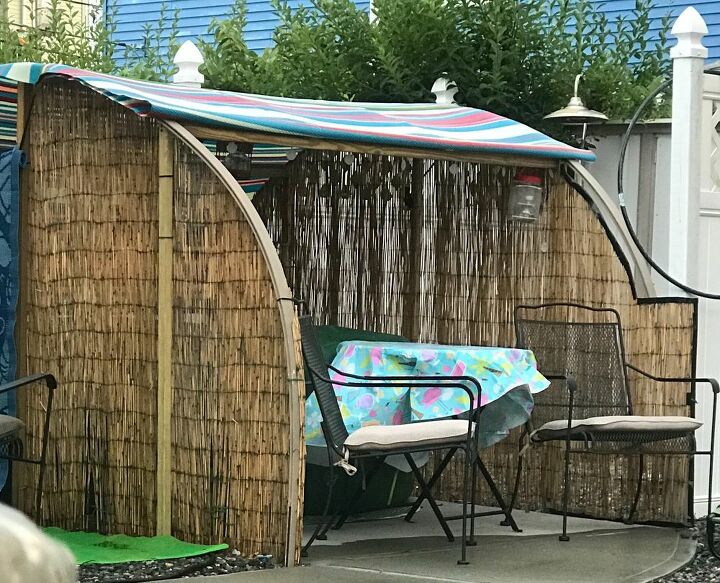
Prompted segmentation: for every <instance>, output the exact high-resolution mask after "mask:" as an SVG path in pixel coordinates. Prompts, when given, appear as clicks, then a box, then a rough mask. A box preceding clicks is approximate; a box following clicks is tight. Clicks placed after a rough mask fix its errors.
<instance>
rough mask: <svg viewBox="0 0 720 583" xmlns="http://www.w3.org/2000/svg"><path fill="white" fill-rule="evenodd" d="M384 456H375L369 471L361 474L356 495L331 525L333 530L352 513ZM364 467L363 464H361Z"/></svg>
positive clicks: (340, 525)
mask: <svg viewBox="0 0 720 583" xmlns="http://www.w3.org/2000/svg"><path fill="white" fill-rule="evenodd" d="M384 460H385V458H384V457H383V458H377V463H376V464H375V465H374V466H373V467H372V468H371V469H370V471H369V472H368V473H367V474H366V475H365V476H363V481H362V482H361V484H360V489H359V491H358V495H357V496H356V497H355V499H354V500H353V501H352V502H351V503H350V506H348V507H347V509H346V510H345V511H344V512H343V513H342V514H341V515H340V518H339V520H338V521H337V522H336V523H335V524H334V525H333V527H332V529H333V530H340V529H341V528H342V527H343V525H344V524H345V521H346V520H347V519H348V518H349V517H350V515H351V514H352V513H353V511H354V510H355V508H357V505H358V504H359V503H360V500H362V499H363V495H364V494H365V492H367V487H368V485H369V484H370V482H372V480H373V478H374V477H375V474H377V473H378V471H380V466H382V464H383V463H384ZM363 467H364V466H363Z"/></svg>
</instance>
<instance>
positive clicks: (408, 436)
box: [300, 316, 512, 564]
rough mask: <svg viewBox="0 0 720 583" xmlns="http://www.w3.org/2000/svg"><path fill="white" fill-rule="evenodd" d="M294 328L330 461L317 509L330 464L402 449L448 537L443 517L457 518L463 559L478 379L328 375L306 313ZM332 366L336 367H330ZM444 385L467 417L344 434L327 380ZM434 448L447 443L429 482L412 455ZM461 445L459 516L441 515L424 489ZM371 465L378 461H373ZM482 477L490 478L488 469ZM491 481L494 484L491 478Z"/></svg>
mask: <svg viewBox="0 0 720 583" xmlns="http://www.w3.org/2000/svg"><path fill="white" fill-rule="evenodd" d="M300 331H301V336H302V349H303V356H304V358H305V363H306V365H307V367H308V369H309V371H310V375H311V378H312V385H313V389H314V392H315V394H316V397H317V400H318V405H319V407H320V412H321V415H322V419H323V420H322V423H321V427H322V430H323V435H324V437H325V440H326V443H327V448H328V459H329V462H330V471H331V478H330V488H329V490H330V491H329V493H328V499H327V503H326V505H325V510H324V512H323V519H324V518H325V517H326V516H327V513H328V510H329V507H330V503H331V500H332V492H333V483H334V478H333V476H332V472H333V471H334V468H336V467H340V468H343V469H344V470H345V471H346V472H347V473H348V474H349V475H353V474H354V473H355V471H356V470H357V468H356V466H355V465H354V464H355V463H358V462H360V463H361V462H362V460H363V459H367V458H376V459H379V460H384V459H385V458H386V457H387V456H390V455H403V456H404V457H405V460H406V461H407V463H408V465H409V466H410V469H411V471H412V473H413V475H414V476H415V479H416V480H417V482H418V485H419V486H420V489H421V491H422V498H423V499H426V500H427V501H428V504H429V505H430V507H431V509H432V511H433V513H434V514H435V516H436V517H437V520H438V522H439V523H440V526H441V527H442V529H443V532H444V533H445V536H446V537H447V539H448V541H450V542H452V541H453V540H454V536H453V534H452V531H451V530H450V528H449V526H448V524H447V520H449V519H451V518H461V519H462V543H461V558H460V560H459V561H458V563H459V564H467V556H466V545H467V544H473V543H474V540H472V536H473V534H474V517H475V516H476V514H475V512H474V499H475V497H474V494H473V495H472V496H471V495H470V492H469V490H470V486H471V484H470V469H471V467H472V468H474V467H476V466H478V467H480V468H481V471H482V472H483V473H484V474H486V472H487V470H485V467H484V466H483V465H482V462H480V461H479V456H478V452H477V444H476V442H475V419H476V409H475V408H474V407H473V402H474V400H475V398H477V402H478V403H479V402H480V385H479V383H478V382H477V381H476V380H475V379H473V378H471V377H442V376H430V377H414V376H412V377H410V376H408V377H403V376H395V377H359V376H356V375H350V374H347V373H345V372H342V371H337V372H339V373H341V374H343V375H344V376H345V377H347V378H350V379H354V380H351V381H338V380H332V381H331V380H330V378H329V375H328V365H327V364H326V363H325V361H324V359H323V356H322V352H321V350H320V346H319V344H318V341H317V338H316V336H315V330H314V327H313V324H312V321H311V319H310V317H309V316H301V317H300ZM334 370H336V369H334ZM439 383H440V384H441V386H443V387H445V388H455V389H460V390H463V391H465V392H466V393H467V395H468V398H469V402H470V406H469V410H468V413H467V415H468V418H467V420H464V419H440V420H433V421H424V422H417V423H408V424H405V425H383V426H371V427H362V428H361V429H359V430H357V431H355V432H354V433H353V434H352V435H350V434H348V431H347V428H346V426H345V422H344V421H343V418H342V414H341V412H340V407H339V405H338V401H337V397H336V395H335V389H334V388H333V385H338V386H345V387H363V388H388V387H410V389H411V390H412V389H427V388H434V387H437V386H438V384H439ZM466 383H470V384H472V385H473V386H474V388H475V390H476V394H473V391H471V390H470V389H469V388H468V386H467V384H466ZM440 449H449V450H450V453H449V454H448V455H447V456H446V458H445V460H444V461H443V464H441V467H440V468H438V470H437V471H436V473H435V475H433V479H431V481H430V483H428V482H426V481H425V479H424V478H423V475H422V473H421V472H420V470H419V468H418V467H417V464H416V463H415V460H414V459H413V457H412V454H414V453H420V452H426V451H435V450H440ZM458 449H461V450H463V451H464V452H465V464H464V477H463V506H462V508H463V510H462V515H460V516H459V517H451V518H447V517H444V516H443V514H442V512H441V511H440V508H439V507H438V505H437V502H436V501H435V498H434V497H433V495H432V492H431V491H430V487H431V484H432V483H434V482H435V481H436V480H437V477H438V476H439V475H440V473H441V472H442V470H443V469H444V468H445V467H446V466H447V463H448V462H449V460H450V458H451V457H452V455H453V454H454V453H455V452H456V451H457V450H458ZM375 467H376V468H377V467H378V465H377V464H376V466H375ZM372 477H373V475H372V474H368V475H367V476H366V477H365V480H359V488H358V490H357V493H356V496H354V497H353V498H354V499H353V502H352V503H351V506H350V508H347V509H346V510H345V511H344V512H343V513H340V514H336V515H334V516H332V517H331V518H330V520H328V521H327V522H323V521H322V520H321V521H320V523H319V524H318V526H317V528H316V529H315V532H313V534H312V536H311V537H310V539H309V540H308V542H307V543H306V544H305V545H304V547H303V553H304V554H305V553H306V552H307V550H308V549H309V548H310V545H312V543H313V542H314V541H315V540H316V539H317V538H322V537H324V536H325V534H326V533H327V531H328V530H329V529H330V528H331V527H333V526H334V527H335V528H339V527H340V526H341V525H342V523H343V522H344V521H345V519H346V518H347V517H348V515H349V514H350V513H351V512H352V510H353V509H354V507H355V505H356V504H357V502H358V501H359V500H360V497H361V496H362V493H363V484H364V483H367V482H369V481H370V480H371V479H372ZM486 477H487V478H488V479H489V480H490V483H492V479H491V478H490V476H489V474H486ZM493 487H494V484H493ZM495 492H496V493H497V498H498V502H499V503H500V504H501V507H502V508H503V509H507V506H506V505H505V504H504V502H503V501H502V497H501V496H500V495H499V492H497V489H495ZM469 498H472V505H473V506H472V510H471V512H470V514H469V515H468V511H467V506H468V499H469ZM504 513H505V515H506V518H507V519H508V520H512V516H511V515H510V514H509V512H504ZM468 517H469V518H470V519H471V529H470V530H471V540H468V537H467V519H468Z"/></svg>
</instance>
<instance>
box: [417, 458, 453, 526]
mask: <svg viewBox="0 0 720 583" xmlns="http://www.w3.org/2000/svg"><path fill="white" fill-rule="evenodd" d="M456 451H457V448H456V447H454V448H452V449H451V450H450V451H448V453H447V455H446V456H445V457H444V458H443V460H442V462H440V465H439V466H438V468H437V469H436V470H435V473H434V474H433V475H432V477H431V478H430V481H429V482H428V483H427V486H428V489H429V488H432V487H433V486H434V485H435V482H437V481H438V479H440V475H441V474H442V473H443V471H444V470H445V468H446V467H447V465H448V464H449V463H450V460H451V459H452V458H453V456H454V455H455V452H456ZM424 500H425V494H423V493H422V492H420V496H418V497H417V499H416V500H415V502H413V505H412V506H411V507H410V510H408V513H407V514H406V515H405V520H406V522H410V521H411V520H412V517H413V516H415V513H416V512H417V511H418V509H419V508H420V505H421V504H422V503H423V501H424Z"/></svg>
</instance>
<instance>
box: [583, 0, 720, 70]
mask: <svg viewBox="0 0 720 583" xmlns="http://www.w3.org/2000/svg"><path fill="white" fill-rule="evenodd" d="M591 2H592V3H593V4H595V5H596V6H597V8H598V10H600V11H601V12H604V13H605V14H606V15H607V16H608V17H609V18H610V19H615V18H616V17H617V16H620V15H622V16H625V17H627V16H628V15H629V14H630V13H631V11H632V10H633V8H634V7H635V0H603V1H601V0H591ZM654 4H655V8H654V9H653V11H652V17H653V21H652V33H653V34H654V35H657V32H658V30H659V29H660V21H661V19H662V17H663V16H664V15H665V14H668V13H669V14H670V15H671V16H672V21H673V22H674V20H675V18H677V16H678V15H679V14H680V13H681V12H682V11H683V10H684V9H685V8H687V7H688V6H694V7H695V9H696V10H697V11H698V12H699V13H700V14H701V15H702V16H703V18H704V19H705V22H706V23H707V27H708V30H709V31H710V34H708V36H706V37H705V39H704V44H705V46H706V47H707V48H708V52H709V54H708V59H709V60H710V61H715V60H717V59H720V2H718V1H717V0H694V1H692V2H690V1H683V0H655V2H654ZM670 44H675V43H674V42H672V41H671V43H670Z"/></svg>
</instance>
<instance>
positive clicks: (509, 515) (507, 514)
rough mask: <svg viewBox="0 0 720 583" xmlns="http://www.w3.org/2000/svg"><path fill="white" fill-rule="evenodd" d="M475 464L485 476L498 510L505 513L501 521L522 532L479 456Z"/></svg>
mask: <svg viewBox="0 0 720 583" xmlns="http://www.w3.org/2000/svg"><path fill="white" fill-rule="evenodd" d="M475 464H477V467H478V468H479V469H480V472H482V475H483V478H485V481H486V482H487V485H488V487H489V488H490V491H491V492H492V495H493V496H494V497H495V501H496V502H497V503H498V506H500V510H502V512H503V514H504V515H505V520H504V521H503V522H506V523H507V524H508V526H510V527H511V528H512V529H513V530H514V531H515V532H522V529H521V528H520V527H519V526H518V525H517V523H516V522H515V519H514V518H513V516H512V511H511V509H510V507H509V506H508V505H507V504H505V500H504V499H503V497H502V494H501V493H500V490H499V489H498V487H497V484H495V480H493V478H492V476H491V475H490V472H488V469H487V468H486V467H485V464H484V463H483V462H482V460H481V459H480V457H479V456H478V457H477V459H476V460H475Z"/></svg>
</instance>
